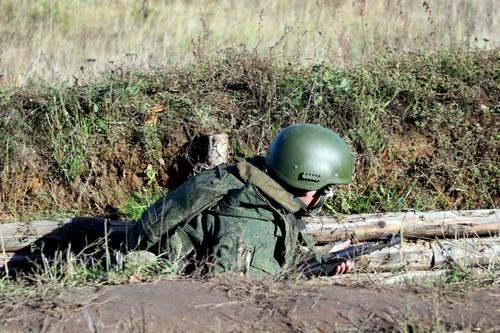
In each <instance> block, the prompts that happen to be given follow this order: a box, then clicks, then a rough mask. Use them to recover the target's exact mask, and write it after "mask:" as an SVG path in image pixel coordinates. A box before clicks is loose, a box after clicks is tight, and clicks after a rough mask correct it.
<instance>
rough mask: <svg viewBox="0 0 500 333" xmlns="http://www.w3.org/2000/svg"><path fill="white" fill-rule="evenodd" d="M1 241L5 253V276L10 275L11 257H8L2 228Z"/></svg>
mask: <svg viewBox="0 0 500 333" xmlns="http://www.w3.org/2000/svg"><path fill="white" fill-rule="evenodd" d="M0 243H2V254H3V262H4V266H5V276H6V277H9V259H8V258H7V252H6V251H5V242H4V240H3V232H2V229H0Z"/></svg>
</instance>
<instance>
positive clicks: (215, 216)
mask: <svg viewBox="0 0 500 333" xmlns="http://www.w3.org/2000/svg"><path fill="white" fill-rule="evenodd" d="M263 170H265V168H264V158H262V157H256V158H254V159H252V160H249V161H243V162H239V163H237V164H222V165H219V166H218V167H216V168H214V169H212V170H208V171H204V172H201V173H200V174H198V175H196V176H194V177H192V178H191V179H189V180H188V181H186V182H185V183H184V184H183V185H181V186H180V187H179V188H177V189H175V190H173V191H172V192H170V193H169V194H167V195H166V196H165V197H164V198H162V199H161V200H159V201H158V202H157V203H155V204H154V205H153V206H152V207H151V208H150V209H149V210H148V211H146V212H145V213H144V214H143V216H142V218H141V220H140V222H139V223H137V225H136V229H137V230H136V235H137V234H138V235H140V237H139V247H141V248H146V249H149V250H150V251H153V252H157V253H159V254H166V255H167V256H168V258H169V259H170V260H171V261H174V262H177V263H180V264H181V265H183V267H185V271H186V272H189V270H190V269H192V267H193V262H196V263H199V262H202V261H205V260H206V261H208V262H209V263H211V264H213V265H207V266H210V267H211V270H212V271H215V272H217V271H224V270H232V271H237V272H240V273H242V274H244V275H248V276H251V277H263V276H266V275H278V274H279V273H280V272H283V271H289V270H291V269H293V267H294V266H295V265H296V264H297V262H298V260H299V257H300V256H301V254H302V251H301V250H303V249H309V250H311V249H313V248H314V246H313V241H312V239H311V238H309V237H308V236H307V235H304V234H303V233H302V230H303V229H305V226H304V224H303V222H302V221H301V220H300V219H296V218H295V216H294V214H296V213H297V212H299V211H300V210H301V209H303V208H304V207H301V205H300V202H298V201H296V200H294V198H293V196H292V195H291V194H290V193H289V192H288V191H286V190H285V189H284V188H283V187H282V186H281V185H280V184H278V183H277V182H276V181H275V180H273V179H272V178H271V177H269V176H268V175H267V174H266V172H265V171H263Z"/></svg>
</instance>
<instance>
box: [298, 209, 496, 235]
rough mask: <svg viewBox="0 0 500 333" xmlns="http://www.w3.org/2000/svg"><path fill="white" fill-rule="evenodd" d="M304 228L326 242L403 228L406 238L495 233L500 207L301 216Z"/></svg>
mask: <svg viewBox="0 0 500 333" xmlns="http://www.w3.org/2000/svg"><path fill="white" fill-rule="evenodd" d="M304 220H305V222H306V232H307V233H308V234H310V235H312V236H313V237H314V238H315V240H316V242H317V243H319V244H325V243H329V242H333V241H338V240H342V239H348V238H354V239H357V240H359V241H366V240H378V239H385V238H387V237H389V236H390V235H392V234H395V233H399V232H402V234H403V235H404V237H407V238H427V239H429V238H430V239H434V238H446V237H449V238H458V237H475V236H485V237H488V236H494V235H497V234H498V233H499V231H500V210H499V209H484V210H470V211H441V212H406V213H383V214H360V215H350V216H344V217H332V216H319V217H307V218H304Z"/></svg>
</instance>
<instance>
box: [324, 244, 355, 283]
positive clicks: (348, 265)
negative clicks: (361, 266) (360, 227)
mask: <svg viewBox="0 0 500 333" xmlns="http://www.w3.org/2000/svg"><path fill="white" fill-rule="evenodd" d="M350 244H351V240H350V239H348V240H346V241H344V242H342V243H339V244H335V245H334V246H333V247H332V248H331V249H330V251H328V252H336V251H340V250H344V249H346V248H348V247H349V245H350ZM353 267H354V263H353V262H352V261H350V260H347V261H346V262H343V263H341V264H340V265H338V266H337V269H336V272H335V274H342V273H347V272H349V271H350V270H351V269H352V268H353Z"/></svg>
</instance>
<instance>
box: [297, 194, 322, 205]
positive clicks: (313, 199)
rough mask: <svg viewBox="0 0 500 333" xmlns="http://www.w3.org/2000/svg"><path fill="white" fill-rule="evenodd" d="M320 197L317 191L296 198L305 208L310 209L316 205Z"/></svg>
mask: <svg viewBox="0 0 500 333" xmlns="http://www.w3.org/2000/svg"><path fill="white" fill-rule="evenodd" d="M320 196H321V194H320V192H319V191H309V192H306V193H304V194H303V195H301V196H299V197H297V198H299V199H300V200H301V201H302V202H303V203H305V204H306V205H307V207H311V206H313V205H315V204H317V203H318V201H319V198H320Z"/></svg>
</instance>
